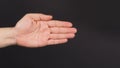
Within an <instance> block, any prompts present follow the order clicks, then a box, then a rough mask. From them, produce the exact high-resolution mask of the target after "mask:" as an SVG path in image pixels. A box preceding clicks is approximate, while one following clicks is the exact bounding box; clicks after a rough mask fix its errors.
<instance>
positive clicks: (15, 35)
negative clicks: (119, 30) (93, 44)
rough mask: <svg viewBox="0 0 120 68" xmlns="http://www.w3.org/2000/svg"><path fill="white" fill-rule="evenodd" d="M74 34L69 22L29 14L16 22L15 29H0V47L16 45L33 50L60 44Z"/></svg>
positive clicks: (49, 16)
mask: <svg viewBox="0 0 120 68" xmlns="http://www.w3.org/2000/svg"><path fill="white" fill-rule="evenodd" d="M76 32H77V30H76V28H73V27H72V23H70V22H66V21H59V20H52V16H51V15H45V14H39V13H31V14H26V15H25V16H24V17H23V18H22V19H21V20H20V21H18V22H17V24H16V26H15V27H8V28H0V47H1V48H2V47H6V46H10V45H14V44H17V45H19V46H24V47H30V48H35V47H44V46H48V45H54V44H62V43H66V42H67V41H68V39H70V38H74V37H75V33H76ZM3 41H4V42H3Z"/></svg>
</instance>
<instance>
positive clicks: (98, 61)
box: [0, 0, 120, 68]
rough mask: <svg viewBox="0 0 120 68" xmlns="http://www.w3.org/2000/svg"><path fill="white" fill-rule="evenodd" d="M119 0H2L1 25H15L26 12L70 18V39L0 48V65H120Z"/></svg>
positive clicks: (79, 67) (88, 67)
mask: <svg viewBox="0 0 120 68" xmlns="http://www.w3.org/2000/svg"><path fill="white" fill-rule="evenodd" d="M118 3H119V2H113V1H105V0H104V1H96V0H1V1H0V27H13V26H15V24H16V22H17V21H18V20H19V19H20V18H21V17H23V16H24V14H26V13H45V14H50V15H53V16H54V19H58V20H66V21H71V22H72V23H73V25H74V27H76V28H77V29H78V33H77V34H76V37H75V38H74V39H71V40H69V42H68V43H66V44H62V45H56V46H47V47H43V48H36V49H30V48H24V47H19V46H11V47H7V48H2V49H0V68H120V42H119V41H120V23H119V15H118V13H119V7H118Z"/></svg>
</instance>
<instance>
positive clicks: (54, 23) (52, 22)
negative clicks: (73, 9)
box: [47, 20, 72, 27]
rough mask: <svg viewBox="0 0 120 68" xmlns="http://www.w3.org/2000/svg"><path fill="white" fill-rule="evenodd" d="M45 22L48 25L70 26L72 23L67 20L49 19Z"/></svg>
mask: <svg viewBox="0 0 120 68" xmlns="http://www.w3.org/2000/svg"><path fill="white" fill-rule="evenodd" d="M47 24H48V26H50V27H72V23H71V22H67V21H58V20H51V21H48V23H47Z"/></svg>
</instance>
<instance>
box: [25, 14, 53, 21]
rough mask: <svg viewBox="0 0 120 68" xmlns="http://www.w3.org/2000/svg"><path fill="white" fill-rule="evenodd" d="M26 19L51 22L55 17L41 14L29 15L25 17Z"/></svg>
mask: <svg viewBox="0 0 120 68" xmlns="http://www.w3.org/2000/svg"><path fill="white" fill-rule="evenodd" d="M25 16H26V17H30V18H32V19H34V20H37V21H41V20H42V21H47V20H51V19H52V18H53V17H52V16H51V15H46V14H41V13H29V14H26V15H25Z"/></svg>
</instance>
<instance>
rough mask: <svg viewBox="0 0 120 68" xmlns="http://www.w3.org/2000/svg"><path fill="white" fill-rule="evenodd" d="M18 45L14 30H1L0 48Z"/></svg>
mask: <svg viewBox="0 0 120 68" xmlns="http://www.w3.org/2000/svg"><path fill="white" fill-rule="evenodd" d="M14 44H16V40H15V34H14V31H13V28H11V27H10V28H0V48H2V47H6V46H10V45H14Z"/></svg>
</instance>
